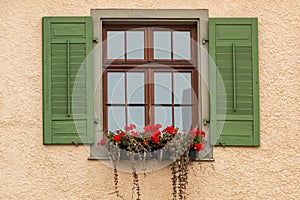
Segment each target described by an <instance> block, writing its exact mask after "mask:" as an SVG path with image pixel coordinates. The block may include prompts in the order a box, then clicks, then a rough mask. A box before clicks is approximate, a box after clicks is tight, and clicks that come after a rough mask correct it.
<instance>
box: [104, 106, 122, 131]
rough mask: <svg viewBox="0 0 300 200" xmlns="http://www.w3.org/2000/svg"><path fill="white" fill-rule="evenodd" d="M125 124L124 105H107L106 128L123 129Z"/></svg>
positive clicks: (111, 129)
mask: <svg viewBox="0 0 300 200" xmlns="http://www.w3.org/2000/svg"><path fill="white" fill-rule="evenodd" d="M125 124H126V120H125V107H124V106H109V107H108V130H110V131H116V130H119V129H122V130H123V129H124V126H125Z"/></svg>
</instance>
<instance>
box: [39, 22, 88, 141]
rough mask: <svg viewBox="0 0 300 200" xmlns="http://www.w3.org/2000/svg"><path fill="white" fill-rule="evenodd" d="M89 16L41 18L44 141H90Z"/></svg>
mask: <svg viewBox="0 0 300 200" xmlns="http://www.w3.org/2000/svg"><path fill="white" fill-rule="evenodd" d="M91 50H92V19H91V17H44V18H43V131H44V144H72V143H75V144H81V143H93V141H94V130H93V127H94V115H93V73H92V70H93V68H92V63H91V62H90V59H87V60H85V58H86V56H87V55H88V54H89V53H90V51H91Z"/></svg>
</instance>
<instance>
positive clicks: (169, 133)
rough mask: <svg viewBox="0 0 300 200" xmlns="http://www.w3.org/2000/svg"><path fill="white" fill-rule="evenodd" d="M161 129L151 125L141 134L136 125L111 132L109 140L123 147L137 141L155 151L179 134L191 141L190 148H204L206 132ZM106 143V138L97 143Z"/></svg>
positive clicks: (159, 126)
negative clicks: (180, 131) (181, 131)
mask: <svg viewBox="0 0 300 200" xmlns="http://www.w3.org/2000/svg"><path fill="white" fill-rule="evenodd" d="M161 127H162V125H161V124H150V125H147V126H145V127H144V132H142V133H139V132H137V131H136V126H135V125H134V124H130V125H129V126H125V127H124V130H125V131H122V130H117V131H116V132H109V134H108V135H107V139H108V140H109V141H110V142H114V144H117V143H119V145H121V146H122V147H123V146H126V145H130V142H131V141H132V140H135V142H140V143H141V144H142V145H143V146H144V147H145V148H146V147H147V148H148V147H151V148H152V147H154V149H155V148H160V147H163V146H164V145H166V143H168V142H169V141H171V140H172V139H173V138H174V137H175V135H176V134H179V137H182V138H183V139H184V138H185V139H187V140H189V139H188V138H190V139H191V141H190V144H188V148H193V149H195V150H197V151H200V150H201V149H203V148H204V146H203V144H202V142H203V137H205V132H204V131H201V130H199V129H197V128H194V129H192V130H190V131H188V133H187V134H185V133H182V134H180V133H178V129H177V128H174V126H167V127H166V128H165V129H163V131H160V130H159V129H160V128H161ZM141 134H144V135H141ZM200 136H202V137H200ZM106 143H107V141H106V138H103V139H102V140H101V141H99V142H98V143H97V145H105V144H106ZM127 143H128V144H127Z"/></svg>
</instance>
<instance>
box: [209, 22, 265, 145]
mask: <svg viewBox="0 0 300 200" xmlns="http://www.w3.org/2000/svg"><path fill="white" fill-rule="evenodd" d="M257 35H258V33H257V19H254V18H248V19H247V18H237V19H232V18H210V19H209V53H210V56H211V59H212V61H211V63H210V92H211V106H210V109H211V119H210V129H211V136H212V138H211V141H212V144H213V145H228V146H259V90H258V41H257ZM214 65H216V66H217V67H214ZM218 72H219V73H218ZM219 75H220V76H219ZM220 77H221V78H220ZM222 85H224V86H222ZM222 88H223V89H222ZM224 91H225V92H224ZM219 133H221V135H220V137H219V136H218V135H219Z"/></svg>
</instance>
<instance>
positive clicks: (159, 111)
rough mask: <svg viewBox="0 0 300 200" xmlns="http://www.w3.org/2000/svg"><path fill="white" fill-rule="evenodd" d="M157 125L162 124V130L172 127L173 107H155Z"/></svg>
mask: <svg viewBox="0 0 300 200" xmlns="http://www.w3.org/2000/svg"><path fill="white" fill-rule="evenodd" d="M154 117H155V124H161V125H162V128H165V127H166V126H170V125H172V107H162V106H155V108H154Z"/></svg>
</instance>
